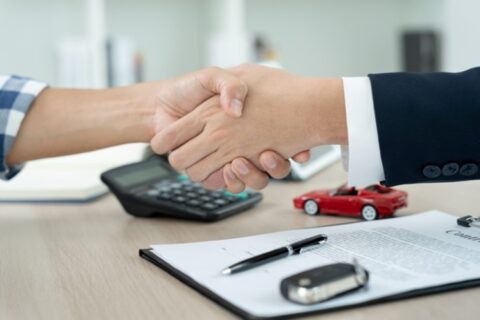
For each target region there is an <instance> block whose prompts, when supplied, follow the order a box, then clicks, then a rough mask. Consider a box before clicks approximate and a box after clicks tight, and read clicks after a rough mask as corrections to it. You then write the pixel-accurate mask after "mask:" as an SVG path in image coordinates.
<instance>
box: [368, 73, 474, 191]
mask: <svg viewBox="0 0 480 320" xmlns="http://www.w3.org/2000/svg"><path fill="white" fill-rule="evenodd" d="M369 78H370V81H371V84H372V94H373V102H374V108H375V118H376V122H377V129H378V139H379V144H380V154H381V157H382V163H383V169H384V173H385V184H387V185H398V184H406V183H419V182H442V181H463V180H473V179H479V178H480V172H479V165H480V68H474V69H470V70H467V71H465V72H461V73H424V74H422V73H387V74H372V75H369Z"/></svg>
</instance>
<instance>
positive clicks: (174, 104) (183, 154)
mask: <svg viewBox="0 0 480 320" xmlns="http://www.w3.org/2000/svg"><path fill="white" fill-rule="evenodd" d="M148 85H149V84H140V85H139V86H148ZM165 85H166V86H167V88H165V87H164V89H165V90H161V91H160V92H159V93H157V94H154V96H155V105H156V108H155V114H154V126H153V134H152V136H153V138H152V139H151V147H152V149H153V151H154V152H156V153H158V154H164V153H167V152H170V155H169V162H170V164H171V165H172V166H173V167H174V168H175V169H176V170H178V171H185V172H186V174H187V175H188V176H189V177H190V178H191V179H192V180H194V181H198V182H202V184H203V185H204V186H205V187H207V188H211V189H217V188H227V189H228V190H229V191H231V192H234V193H236V192H241V191H243V190H244V189H245V187H250V188H253V189H262V188H264V187H265V186H266V185H267V183H268V175H267V174H269V175H270V176H272V177H274V178H283V177H285V176H286V175H287V174H288V173H289V171H290V164H289V162H288V160H287V159H288V158H293V160H295V161H297V162H305V161H307V160H308V159H309V156H310V154H309V151H308V150H309V149H311V148H312V147H315V146H318V145H322V144H346V140H347V129H346V120H345V107H344V97H343V85H342V80H341V79H320V78H304V77H300V76H296V75H292V74H290V73H287V72H285V71H282V70H278V69H272V68H267V67H262V66H257V65H242V66H239V67H236V68H233V69H229V70H223V69H220V68H207V69H204V70H201V71H199V72H196V73H193V74H188V75H186V76H183V77H181V78H178V79H173V80H167V81H166V83H165Z"/></svg>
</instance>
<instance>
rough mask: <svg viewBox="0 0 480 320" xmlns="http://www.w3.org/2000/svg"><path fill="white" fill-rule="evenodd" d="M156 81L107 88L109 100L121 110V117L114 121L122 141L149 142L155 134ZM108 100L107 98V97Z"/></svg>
mask: <svg viewBox="0 0 480 320" xmlns="http://www.w3.org/2000/svg"><path fill="white" fill-rule="evenodd" d="M156 90H158V83H157V82H152V83H141V84H136V85H132V86H128V87H123V88H114V89H107V91H111V92H108V93H107V94H109V95H110V98H109V99H110V100H112V101H116V102H117V104H118V107H119V108H120V109H121V110H122V111H121V114H122V119H121V120H120V119H119V121H118V122H117V123H115V126H116V131H118V133H119V134H120V135H121V136H122V137H123V138H122V139H123V140H124V143H131V142H149V141H150V140H151V139H152V137H153V136H154V134H155V131H156V128H155V125H154V124H155V121H154V118H155V114H156V104H155V91H156ZM107 100H108V99H107Z"/></svg>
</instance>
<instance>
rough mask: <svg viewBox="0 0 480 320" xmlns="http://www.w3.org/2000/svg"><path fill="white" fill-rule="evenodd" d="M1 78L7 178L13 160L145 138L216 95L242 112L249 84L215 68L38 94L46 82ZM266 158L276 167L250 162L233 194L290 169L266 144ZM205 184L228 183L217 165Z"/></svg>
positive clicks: (3, 156)
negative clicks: (106, 86) (123, 84)
mask: <svg viewBox="0 0 480 320" xmlns="http://www.w3.org/2000/svg"><path fill="white" fill-rule="evenodd" d="M2 79H4V81H3V82H4V83H2V85H4V90H3V91H2V96H1V98H0V101H1V102H2V108H3V109H5V111H4V114H3V115H2V116H0V125H2V126H3V128H4V129H3V131H2V133H3V136H2V137H3V141H4V142H3V146H2V149H1V150H2V151H1V152H2V154H1V161H2V168H1V172H2V175H1V176H0V178H10V177H12V176H13V175H14V174H15V173H16V172H18V170H19V169H20V166H18V165H14V164H18V163H23V162H26V161H29V160H34V159H40V158H46V157H54V156H60V155H67V154H74V153H79V152H86V151H91V150H95V149H99V148H105V147H109V146H114V145H119V144H124V143H131V142H148V141H150V140H152V138H153V137H154V135H155V134H156V133H158V132H160V131H161V130H163V128H165V127H166V126H168V125H170V124H172V123H173V122H175V121H177V120H179V119H180V118H181V117H183V116H185V115H186V114H188V113H190V112H192V111H193V110H194V109H195V108H196V107H197V106H198V105H200V104H201V103H202V102H204V101H205V100H207V99H209V98H211V97H213V96H215V95H219V99H220V105H221V106H222V107H223V109H224V111H225V112H226V113H227V114H229V115H230V116H231V117H239V116H241V111H242V108H243V101H244V99H245V97H246V94H247V87H246V85H245V84H244V83H243V82H242V81H241V80H239V78H238V77H237V76H236V75H234V74H232V73H231V72H229V71H227V70H223V69H220V68H206V69H203V70H200V71H197V72H194V73H190V74H187V75H184V76H182V77H179V78H175V79H169V80H163V81H154V82H149V83H141V84H137V85H132V86H128V87H122V88H112V89H100V90H85V89H59V88H48V89H46V90H43V92H42V93H41V94H39V95H38V97H37V98H36V99H34V98H35V95H36V94H38V93H39V92H40V91H41V90H42V89H43V88H44V87H45V85H44V84H41V83H38V82H34V81H31V80H27V79H22V78H19V77H9V78H8V79H7V78H2ZM33 100H34V101H33ZM32 101H33V102H32ZM30 105H31V106H30ZM28 106H30V107H28ZM27 109H29V110H28V113H26V111H27ZM2 117H3V118H4V120H2ZM20 124H21V125H20ZM14 138H15V140H14ZM172 138H175V137H172ZM153 148H154V149H155V144H153ZM263 156H264V157H265V158H269V157H270V158H272V159H273V160H274V161H275V162H276V163H277V165H276V166H274V168H267V169H264V168H257V167H255V166H254V165H253V164H252V165H251V167H250V169H251V170H249V172H248V173H243V174H242V176H241V177H239V178H238V179H237V180H236V187H235V188H231V184H230V185H229V184H227V187H228V188H229V189H230V188H231V190H232V191H236V192H238V191H241V189H243V188H245V186H250V187H253V188H262V187H263V186H265V185H266V183H267V181H268V176H267V174H266V173H267V172H268V173H269V174H270V175H271V176H274V177H279V176H284V175H286V174H288V172H289V171H290V164H289V162H288V160H286V159H284V158H282V157H281V156H280V155H278V154H276V153H275V152H273V151H270V150H268V151H265V152H264V153H263ZM294 158H295V157H294ZM300 158H303V159H304V160H305V159H307V158H308V153H307V157H305V154H303V155H302V154H300ZM296 159H298V158H296ZM8 164H9V165H10V166H8ZM204 183H205V186H207V187H210V188H220V187H223V186H225V181H224V178H223V174H222V170H219V171H217V172H216V173H215V174H213V175H212V176H210V177H209V178H208V179H207V180H206V181H204Z"/></svg>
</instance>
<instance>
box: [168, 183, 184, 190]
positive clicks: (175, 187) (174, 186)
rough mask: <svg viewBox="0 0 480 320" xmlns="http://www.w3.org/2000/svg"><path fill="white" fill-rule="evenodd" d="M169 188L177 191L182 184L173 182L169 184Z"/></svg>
mask: <svg viewBox="0 0 480 320" xmlns="http://www.w3.org/2000/svg"><path fill="white" fill-rule="evenodd" d="M170 187H171V188H172V189H179V188H181V187H182V184H181V183H180V182H173V183H172V184H170Z"/></svg>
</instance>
